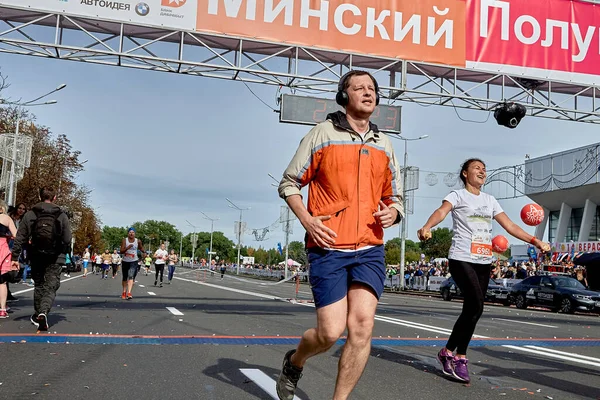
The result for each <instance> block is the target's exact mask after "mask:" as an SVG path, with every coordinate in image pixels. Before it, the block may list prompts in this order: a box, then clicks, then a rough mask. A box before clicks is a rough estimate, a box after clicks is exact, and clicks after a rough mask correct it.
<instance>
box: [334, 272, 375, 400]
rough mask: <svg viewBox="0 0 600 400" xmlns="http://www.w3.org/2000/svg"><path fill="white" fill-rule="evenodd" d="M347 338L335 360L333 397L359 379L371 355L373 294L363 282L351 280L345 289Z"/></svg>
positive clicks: (341, 398)
mask: <svg viewBox="0 0 600 400" xmlns="http://www.w3.org/2000/svg"><path fill="white" fill-rule="evenodd" d="M347 299H348V321H347V325H348V339H347V340H346V344H345V345H344V349H343V350H342V356H341V357H340V361H339V363H338V376H337V380H336V382H335V392H334V394H333V399H334V400H345V399H347V398H348V396H349V395H350V393H351V392H352V390H353V389H354V387H355V386H356V383H357V382H358V380H359V379H360V377H361V375H362V373H363V371H364V369H365V366H366V365H367V360H368V359H369V355H370V354H371V335H372V333H373V325H374V323H375V310H376V308H377V297H375V294H373V292H372V291H371V290H370V289H369V288H367V287H366V286H364V285H361V284H357V283H353V284H352V285H351V286H350V289H349V290H348V297H347Z"/></svg>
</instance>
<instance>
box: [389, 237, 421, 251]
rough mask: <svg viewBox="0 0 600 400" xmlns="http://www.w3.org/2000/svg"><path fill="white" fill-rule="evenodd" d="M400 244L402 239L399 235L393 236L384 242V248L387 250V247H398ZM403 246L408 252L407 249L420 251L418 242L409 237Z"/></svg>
mask: <svg viewBox="0 0 600 400" xmlns="http://www.w3.org/2000/svg"><path fill="white" fill-rule="evenodd" d="M401 244H402V240H401V239H400V238H399V237H395V238H393V239H390V240H388V241H387V242H385V249H386V250H387V249H388V248H391V247H398V248H400V245H401ZM404 247H405V249H406V252H409V251H414V252H420V251H421V245H420V242H414V241H412V240H410V239H406V241H405V244H404Z"/></svg>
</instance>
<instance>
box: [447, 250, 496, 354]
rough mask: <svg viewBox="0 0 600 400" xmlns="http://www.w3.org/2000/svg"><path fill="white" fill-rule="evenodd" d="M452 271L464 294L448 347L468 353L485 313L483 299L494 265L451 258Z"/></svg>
mask: <svg viewBox="0 0 600 400" xmlns="http://www.w3.org/2000/svg"><path fill="white" fill-rule="evenodd" d="M448 264H449V266H450V273H451V274H452V278H453V279H454V282H456V285H457V286H458V288H459V289H460V291H461V292H462V294H463V297H464V302H463V308H462V312H461V314H460V316H459V317H458V320H457V321H456V323H455V324H454V328H453V329H452V334H451V335H450V338H449V339H448V343H447V344H446V348H447V349H448V350H450V351H454V350H455V349H456V352H457V353H458V354H467V347H469V342H470V341H471V337H472V336H473V332H475V326H476V325H477V321H479V317H481V314H483V301H484V299H485V292H487V288H488V284H489V283H490V272H491V269H492V266H491V265H489V264H475V263H470V262H465V261H457V260H449V261H448Z"/></svg>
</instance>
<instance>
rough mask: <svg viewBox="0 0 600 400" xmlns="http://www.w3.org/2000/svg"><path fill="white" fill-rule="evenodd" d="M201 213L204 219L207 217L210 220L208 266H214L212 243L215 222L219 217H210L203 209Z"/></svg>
mask: <svg viewBox="0 0 600 400" xmlns="http://www.w3.org/2000/svg"><path fill="white" fill-rule="evenodd" d="M200 214H202V215H204V219H207V220H209V221H210V247H209V249H208V268H210V267H211V266H212V255H213V250H212V244H213V231H214V223H215V221H218V220H219V218H210V217H209V216H208V215H206V214H204V213H203V212H202V211H200Z"/></svg>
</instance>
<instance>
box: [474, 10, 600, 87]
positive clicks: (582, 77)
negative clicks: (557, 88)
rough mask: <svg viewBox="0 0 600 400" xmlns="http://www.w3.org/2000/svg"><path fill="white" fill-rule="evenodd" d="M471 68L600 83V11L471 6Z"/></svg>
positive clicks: (584, 82)
mask: <svg viewBox="0 0 600 400" xmlns="http://www.w3.org/2000/svg"><path fill="white" fill-rule="evenodd" d="M466 20H467V38H466V42H467V46H466V48H467V57H466V58H467V60H466V61H467V62H466V64H467V67H470V68H474V69H478V70H484V71H498V72H505V73H509V74H518V75H524V76H526V77H539V78H543V79H552V80H561V81H565V82H577V83H583V84H599V83H600V76H599V75H600V68H599V65H600V5H596V4H592V3H588V2H582V1H570V0H510V1H509V0H467V18H466Z"/></svg>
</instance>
